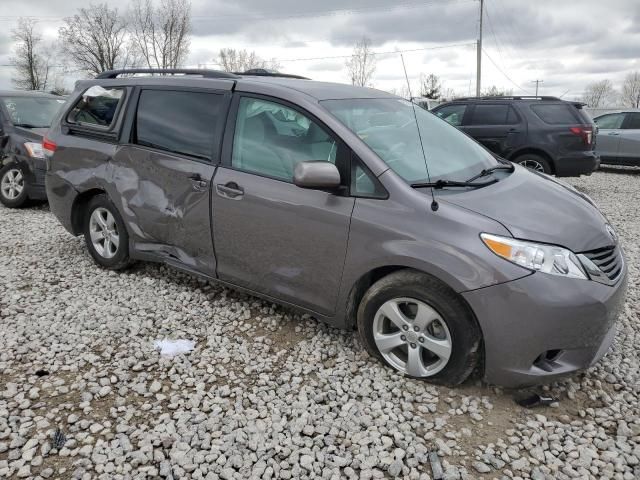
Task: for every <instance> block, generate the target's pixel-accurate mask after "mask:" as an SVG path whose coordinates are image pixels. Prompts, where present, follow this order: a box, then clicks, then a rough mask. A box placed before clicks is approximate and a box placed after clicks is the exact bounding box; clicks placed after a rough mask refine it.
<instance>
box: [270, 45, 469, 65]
mask: <svg viewBox="0 0 640 480" xmlns="http://www.w3.org/2000/svg"><path fill="white" fill-rule="evenodd" d="M470 45H475V42H467V43H453V44H449V45H438V46H434V47H423V48H410V49H406V50H388V51H386V52H371V55H390V54H394V53H410V52H422V51H425V50H439V49H442V48H454V47H468V46H470ZM352 56H353V54H348V55H331V56H327V57H310V58H285V59H276V60H277V61H278V62H303V61H307V60H331V59H335V58H351V57H352Z"/></svg>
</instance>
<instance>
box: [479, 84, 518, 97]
mask: <svg viewBox="0 0 640 480" xmlns="http://www.w3.org/2000/svg"><path fill="white" fill-rule="evenodd" d="M511 95H513V90H512V89H507V88H498V87H496V86H495V85H492V86H491V87H489V88H488V89H486V90H485V91H484V92H482V96H483V97H509V96H511Z"/></svg>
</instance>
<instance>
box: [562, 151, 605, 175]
mask: <svg viewBox="0 0 640 480" xmlns="http://www.w3.org/2000/svg"><path fill="white" fill-rule="evenodd" d="M554 166H555V173H556V176H558V177H579V176H580V175H591V174H592V173H593V172H594V171H596V170H597V169H598V168H599V167H600V156H599V155H598V154H597V153H596V152H594V151H584V152H575V153H570V154H566V155H563V156H560V157H558V158H556V160H555V162H554Z"/></svg>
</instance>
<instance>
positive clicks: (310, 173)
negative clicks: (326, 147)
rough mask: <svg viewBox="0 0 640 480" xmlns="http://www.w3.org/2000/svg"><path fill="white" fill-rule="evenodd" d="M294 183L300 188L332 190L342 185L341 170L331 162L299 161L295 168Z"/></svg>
mask: <svg viewBox="0 0 640 480" xmlns="http://www.w3.org/2000/svg"><path fill="white" fill-rule="evenodd" d="M293 183H294V185H296V186H298V187H300V188H313V189H318V190H331V189H334V188H338V187H339V186H340V183H341V182H340V172H339V171H338V169H337V168H336V166H335V165H334V164H333V163H331V162H326V161H310V162H299V163H298V164H297V165H296V168H295V169H294V170H293Z"/></svg>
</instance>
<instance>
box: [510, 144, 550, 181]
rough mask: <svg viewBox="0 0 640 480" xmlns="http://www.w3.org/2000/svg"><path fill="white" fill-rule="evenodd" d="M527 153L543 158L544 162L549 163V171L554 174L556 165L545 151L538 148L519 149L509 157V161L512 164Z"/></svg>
mask: <svg viewBox="0 0 640 480" xmlns="http://www.w3.org/2000/svg"><path fill="white" fill-rule="evenodd" d="M527 153H531V154H533V155H540V156H541V157H543V158H544V159H545V160H546V161H548V162H549V165H550V166H551V170H552V172H551V173H553V174H554V175H555V173H556V164H555V162H554V161H553V157H552V156H551V155H549V153H547V152H546V151H545V150H543V149H541V148H539V147H524V148H520V149H518V150H516V151H515V152H513V153H512V154H511V155H509V160H511V161H512V162H514V161H515V160H516V159H517V158H518V157H521V156H522V155H525V154H527Z"/></svg>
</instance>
